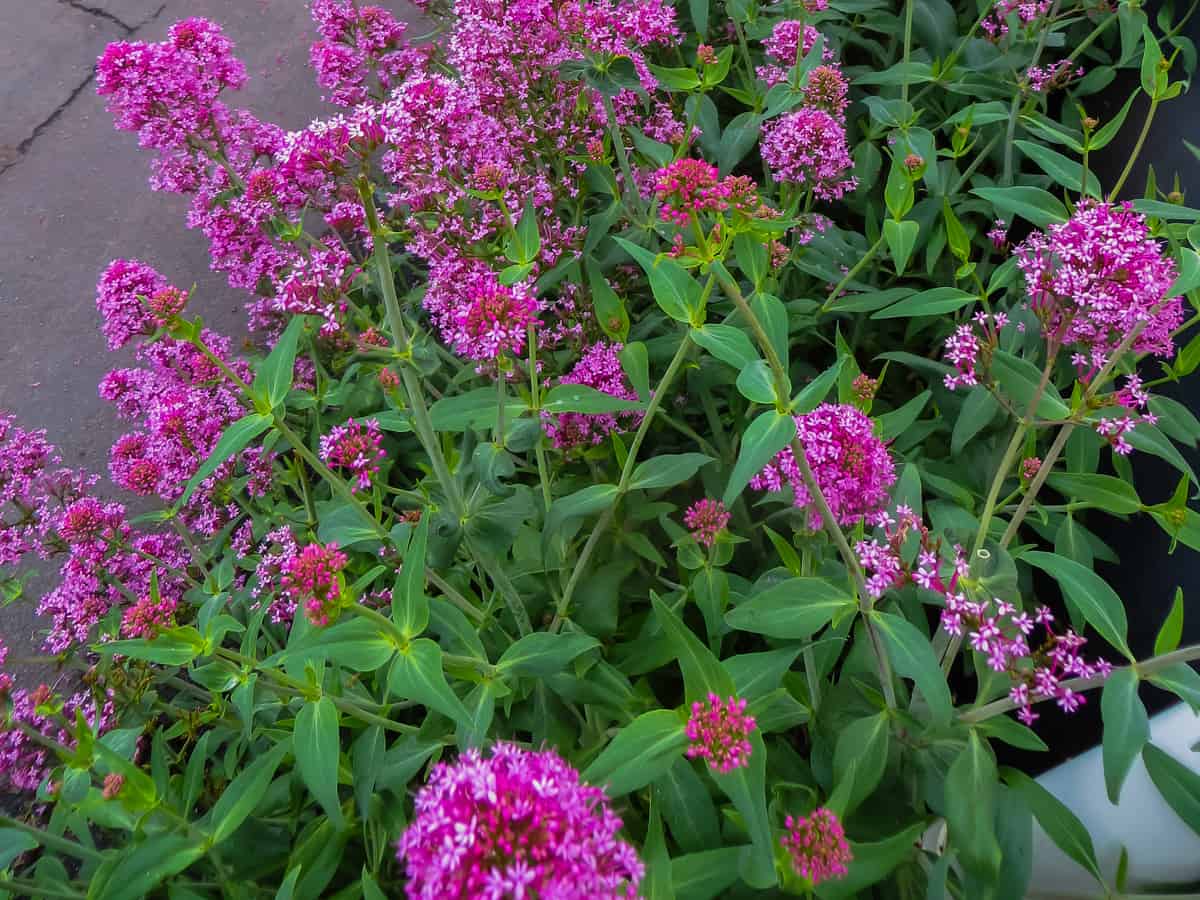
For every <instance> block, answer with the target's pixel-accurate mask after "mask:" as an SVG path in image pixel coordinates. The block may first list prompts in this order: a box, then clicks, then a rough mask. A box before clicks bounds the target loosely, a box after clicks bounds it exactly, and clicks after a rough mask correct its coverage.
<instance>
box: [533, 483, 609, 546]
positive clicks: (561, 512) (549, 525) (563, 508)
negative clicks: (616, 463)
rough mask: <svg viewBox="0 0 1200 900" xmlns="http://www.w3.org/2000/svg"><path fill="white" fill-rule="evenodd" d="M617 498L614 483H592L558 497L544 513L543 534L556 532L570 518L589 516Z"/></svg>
mask: <svg viewBox="0 0 1200 900" xmlns="http://www.w3.org/2000/svg"><path fill="white" fill-rule="evenodd" d="M616 498H617V486H616V485H615V484H593V485H589V486H588V487H585V488H584V489H583V490H580V491H576V492H575V493H573V494H567V496H565V497H559V498H558V499H557V500H555V501H554V502H553V503H552V504H551V505H550V512H549V513H547V515H546V527H545V534H548V535H552V534H557V533H558V531H559V530H560V529H561V528H562V526H563V524H564V523H566V522H567V521H568V520H570V519H577V518H581V517H583V516H590V515H591V514H592V513H597V512H600V511H601V510H603V509H608V507H610V506H612V504H613V501H614V500H616Z"/></svg>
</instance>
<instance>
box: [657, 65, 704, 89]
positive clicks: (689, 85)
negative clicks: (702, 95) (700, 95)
mask: <svg viewBox="0 0 1200 900" xmlns="http://www.w3.org/2000/svg"><path fill="white" fill-rule="evenodd" d="M650 72H651V74H652V75H654V78H655V79H656V80H657V81H658V83H659V85H661V86H662V88H663V90H665V91H668V92H675V91H690V90H692V89H694V88H698V87H700V76H699V75H697V74H696V70H695V69H686V68H668V67H667V66H656V65H654V64H653V63H652V64H651V65H650Z"/></svg>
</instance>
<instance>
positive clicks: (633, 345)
mask: <svg viewBox="0 0 1200 900" xmlns="http://www.w3.org/2000/svg"><path fill="white" fill-rule="evenodd" d="M617 357H618V358H619V359H620V360H621V369H622V370H623V371H624V372H625V375H626V377H627V378H628V379H629V383H630V384H631V385H633V391H634V393H635V394H637V395H638V397H639V398H640V399H641V400H642V401H643V402H645V401H647V400H649V399H650V360H649V355H648V354H647V352H646V345H645V344H643V343H642V342H641V341H630V342H629V343H627V344H626V345H625V346H624V347H622V348H621V352H620V353H618V354H617Z"/></svg>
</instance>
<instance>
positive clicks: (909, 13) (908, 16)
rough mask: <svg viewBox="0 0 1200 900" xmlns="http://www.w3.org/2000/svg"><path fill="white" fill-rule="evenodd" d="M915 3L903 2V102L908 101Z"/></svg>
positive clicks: (907, 0) (912, 0)
mask: <svg viewBox="0 0 1200 900" xmlns="http://www.w3.org/2000/svg"><path fill="white" fill-rule="evenodd" d="M915 5H916V3H915V0H906V2H905V4H904V56H903V58H902V62H903V64H904V67H905V70H906V71H905V73H904V81H903V83H902V84H901V85H900V99H901V100H903V101H904V102H905V103H907V102H908V72H907V69H908V60H909V56H910V55H911V54H912V27H913V7H914V6H915Z"/></svg>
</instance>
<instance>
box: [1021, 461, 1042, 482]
mask: <svg viewBox="0 0 1200 900" xmlns="http://www.w3.org/2000/svg"><path fill="white" fill-rule="evenodd" d="M1041 467H1042V461H1041V459H1039V458H1038V457H1036V456H1028V457H1026V458H1025V459H1023V460H1021V477H1022V478H1024V479H1025V480H1026V481H1033V479H1034V478H1036V477H1037V473H1038V470H1039V469H1040V468H1041Z"/></svg>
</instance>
